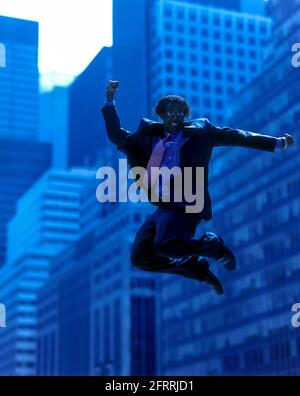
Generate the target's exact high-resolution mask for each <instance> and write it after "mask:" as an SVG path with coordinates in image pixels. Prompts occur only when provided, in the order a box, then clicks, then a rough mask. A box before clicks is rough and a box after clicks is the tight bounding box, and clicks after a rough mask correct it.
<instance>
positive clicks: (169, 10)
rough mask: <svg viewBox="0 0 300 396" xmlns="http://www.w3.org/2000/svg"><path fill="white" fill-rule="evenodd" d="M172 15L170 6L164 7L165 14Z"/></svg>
mask: <svg viewBox="0 0 300 396" xmlns="http://www.w3.org/2000/svg"><path fill="white" fill-rule="evenodd" d="M171 15H172V10H171V8H165V16H166V17H170V16H171Z"/></svg>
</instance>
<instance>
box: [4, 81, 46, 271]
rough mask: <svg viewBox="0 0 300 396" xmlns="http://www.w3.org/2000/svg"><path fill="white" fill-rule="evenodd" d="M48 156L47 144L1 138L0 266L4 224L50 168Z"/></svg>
mask: <svg viewBox="0 0 300 396" xmlns="http://www.w3.org/2000/svg"><path fill="white" fill-rule="evenodd" d="M0 84H1V83H0ZM0 100H1V99H0ZM51 156H52V151H51V146H50V144H47V143H39V142H36V141H34V142H31V141H28V140H22V139H11V138H0V196H1V200H0V266H2V265H3V264H4V262H5V259H6V249H7V223H8V221H9V220H10V219H11V217H12V216H13V215H14V214H15V209H16V202H17V200H18V199H19V198H20V197H21V196H22V194H24V192H25V191H26V190H27V189H28V188H29V187H30V186H31V185H32V183H34V181H35V180H37V179H38V178H39V177H40V176H41V175H42V174H43V172H45V171H46V170H47V169H48V168H49V167H50V166H51Z"/></svg>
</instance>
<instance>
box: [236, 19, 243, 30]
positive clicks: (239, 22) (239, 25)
mask: <svg viewBox="0 0 300 396" xmlns="http://www.w3.org/2000/svg"><path fill="white" fill-rule="evenodd" d="M237 28H238V29H239V30H243V28H244V24H243V22H242V21H238V23H237Z"/></svg>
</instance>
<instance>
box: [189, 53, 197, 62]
mask: <svg viewBox="0 0 300 396" xmlns="http://www.w3.org/2000/svg"><path fill="white" fill-rule="evenodd" d="M190 61H191V62H197V55H196V54H190Z"/></svg>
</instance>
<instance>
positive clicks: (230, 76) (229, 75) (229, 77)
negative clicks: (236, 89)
mask: <svg viewBox="0 0 300 396" xmlns="http://www.w3.org/2000/svg"><path fill="white" fill-rule="evenodd" d="M227 81H230V82H232V81H233V74H231V73H230V74H227Z"/></svg>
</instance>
